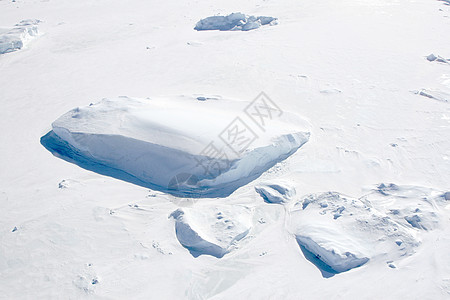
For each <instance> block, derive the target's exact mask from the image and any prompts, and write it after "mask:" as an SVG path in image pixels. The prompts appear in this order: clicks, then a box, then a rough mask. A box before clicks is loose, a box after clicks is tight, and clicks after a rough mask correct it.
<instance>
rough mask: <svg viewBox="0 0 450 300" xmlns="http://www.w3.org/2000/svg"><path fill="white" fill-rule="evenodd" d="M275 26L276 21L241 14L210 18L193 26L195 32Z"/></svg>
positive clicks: (247, 29) (246, 29)
mask: <svg viewBox="0 0 450 300" xmlns="http://www.w3.org/2000/svg"><path fill="white" fill-rule="evenodd" d="M268 24H270V25H276V24H277V19H276V18H273V17H265V16H259V17H255V16H247V15H244V14H242V13H232V14H230V15H228V16H212V17H207V18H205V19H202V20H200V21H199V22H198V23H197V24H196V25H195V28H194V29H195V30H221V31H228V30H242V31H249V30H253V29H257V28H259V27H261V26H262V25H268Z"/></svg>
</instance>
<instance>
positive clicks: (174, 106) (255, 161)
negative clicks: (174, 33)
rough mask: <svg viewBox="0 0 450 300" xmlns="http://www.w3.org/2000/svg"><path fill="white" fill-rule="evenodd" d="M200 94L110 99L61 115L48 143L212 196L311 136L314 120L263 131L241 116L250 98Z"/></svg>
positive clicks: (105, 168)
mask: <svg viewBox="0 0 450 300" xmlns="http://www.w3.org/2000/svg"><path fill="white" fill-rule="evenodd" d="M198 98H199V97H197V98H196V97H184V96H180V97H172V98H171V97H168V98H155V99H133V98H128V97H120V98H117V99H104V100H102V101H101V102H99V103H97V104H91V105H89V106H87V107H82V108H76V109H73V110H71V111H70V112H68V113H66V114H65V115H63V116H61V117H60V118H59V119H58V120H56V121H55V122H54V123H53V131H52V132H50V133H49V134H47V135H46V136H45V137H43V139H42V143H43V145H44V146H46V147H47V148H48V149H49V150H50V151H52V152H53V153H55V154H57V155H59V156H62V157H63V158H65V159H67V160H70V161H72V162H75V163H77V164H79V165H80V166H83V167H85V168H87V169H90V170H94V171H97V172H99V173H102V174H108V175H111V176H113V177H116V178H121V179H126V180H128V181H131V182H133V183H137V184H140V185H143V186H147V187H150V188H153V189H157V190H161V191H167V192H169V193H172V194H175V195H189V196H192V197H209V196H226V195H228V194H230V193H232V192H233V191H234V190H236V189H237V188H239V187H240V186H242V185H244V184H246V183H248V182H250V181H252V180H254V179H255V178H257V177H259V176H260V175H261V174H262V173H263V172H264V171H266V170H268V169H269V168H271V167H272V166H274V165H275V164H276V163H278V162H280V161H282V160H284V159H286V158H287V157H289V156H290V155H292V154H293V153H294V152H295V151H297V149H298V148H300V147H301V146H302V145H303V144H304V143H306V142H307V141H308V138H309V132H308V131H307V123H306V122H302V120H301V119H295V117H294V116H291V117H292V118H293V121H294V123H285V122H281V121H280V120H279V119H275V117H274V119H273V120H266V121H267V122H270V126H267V129H265V128H263V129H264V132H263V131H262V130H261V129H260V128H258V126H257V125H258V124H254V123H252V122H253V121H252V120H251V119H250V118H248V120H246V123H245V121H244V120H245V119H241V118H240V117H239V115H240V114H243V111H244V110H245V108H246V107H248V105H249V103H245V102H238V101H232V100H226V99H220V100H209V101H204V100H201V101H199V99H198ZM250 105H252V103H250ZM247 117H248V116H247ZM295 122H296V123H297V124H295ZM296 125H297V126H296ZM251 127H253V128H254V129H251ZM258 130H259V131H258Z"/></svg>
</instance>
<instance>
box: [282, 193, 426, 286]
mask: <svg viewBox="0 0 450 300" xmlns="http://www.w3.org/2000/svg"><path fill="white" fill-rule="evenodd" d="M392 187H395V186H394V185H392ZM384 192H385V193H387V191H386V189H384ZM374 196H376V197H377V199H374V201H378V199H379V198H384V197H386V196H384V195H383V194H380V193H377V194H376V195H374ZM289 224H290V226H291V230H292V232H293V234H294V235H295V237H296V239H297V242H298V244H299V245H300V247H301V249H302V251H303V252H304V253H306V254H305V257H307V258H309V259H310V260H311V261H312V262H313V263H314V264H315V265H316V266H317V267H318V268H319V269H320V270H321V271H322V274H323V275H324V277H326V276H332V275H333V274H337V273H341V272H345V271H348V270H351V269H353V268H356V267H360V266H362V265H364V264H366V263H367V262H369V261H370V260H371V259H384V260H386V261H394V260H397V259H401V258H403V257H407V256H410V255H412V254H413V253H414V252H415V248H416V247H417V246H418V245H419V244H420V242H419V240H418V239H417V238H416V232H415V230H414V229H413V228H412V227H411V226H410V225H409V224H407V222H405V221H404V220H401V219H400V218H397V217H396V216H392V217H391V216H389V215H388V214H386V213H384V212H382V211H379V210H377V209H375V208H374V207H373V206H372V204H371V202H370V201H369V200H368V199H363V200H362V199H354V198H349V197H346V196H344V195H341V194H339V193H335V192H327V193H320V194H311V195H307V196H305V197H304V198H303V199H301V200H299V201H298V202H296V203H295V205H294V206H293V207H292V209H291V212H290V221H289ZM307 254H308V255H309V256H308V255H307Z"/></svg>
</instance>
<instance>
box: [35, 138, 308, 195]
mask: <svg viewBox="0 0 450 300" xmlns="http://www.w3.org/2000/svg"><path fill="white" fill-rule="evenodd" d="M296 134H297V135H298V136H299V137H301V138H300V141H297V142H296V143H295V144H296V145H295V147H292V148H291V149H290V150H289V151H287V152H284V153H280V155H278V156H277V157H276V158H275V159H271V160H266V161H265V163H264V164H262V165H258V164H255V165H254V167H253V169H252V170H251V171H250V173H249V174H248V175H247V176H245V177H239V178H238V179H236V180H233V181H227V182H224V183H221V184H217V185H211V186H209V185H202V186H199V185H198V184H197V183H199V182H202V180H206V181H208V180H211V178H196V175H195V174H191V179H192V178H195V180H194V182H193V183H191V184H189V180H187V181H186V182H183V183H182V184H180V185H176V186H173V185H172V184H170V183H168V184H167V185H158V184H155V183H152V182H149V181H145V180H142V179H140V178H139V177H137V176H135V175H133V174H130V173H128V172H126V171H124V170H121V169H120V168H115V167H112V166H110V165H109V164H108V163H105V162H101V161H99V160H97V159H95V158H93V157H90V155H89V154H87V153H86V152H83V151H81V150H79V149H77V148H76V147H74V146H72V145H71V144H70V143H68V142H67V141H65V140H63V139H62V138H60V137H59V136H58V135H57V134H56V133H55V132H54V131H53V130H51V131H49V132H48V133H47V134H46V135H44V136H42V137H41V139H40V142H41V144H42V145H43V146H44V147H45V148H46V149H47V150H48V151H50V152H51V153H52V154H53V155H54V156H56V157H58V158H61V159H63V160H65V161H67V162H70V163H73V164H76V165H78V166H79V167H81V168H83V169H86V170H89V171H92V172H95V173H98V174H101V175H105V176H109V177H113V178H116V179H119V180H122V181H126V182H129V183H132V184H135V185H139V186H142V187H146V188H149V189H152V190H156V191H160V192H164V193H167V194H170V195H173V196H176V197H183V198H224V197H228V196H229V195H231V194H232V193H233V192H234V191H236V190H237V189H238V188H240V187H242V186H244V185H246V184H248V183H250V182H252V181H253V180H255V179H257V178H258V177H259V176H261V175H262V174H263V173H264V172H265V171H267V170H268V169H270V168H272V167H273V166H274V165H276V164H277V163H279V162H281V161H283V160H285V159H286V158H288V157H289V156H291V155H292V154H294V153H295V152H296V151H297V150H298V149H299V148H300V147H301V146H303V145H304V144H305V143H306V142H307V141H308V140H309V133H307V132H304V133H296ZM280 138H285V139H287V140H289V141H291V140H292V139H293V136H292V135H285V136H281V137H280ZM135 142H138V141H135ZM158 147H162V148H164V149H163V150H162V151H168V152H174V151H175V152H179V153H177V154H178V155H185V154H184V153H183V152H182V151H178V150H175V149H170V148H167V147H163V146H158ZM270 147H277V145H276V144H274V145H271V146H267V147H261V148H256V149H254V150H252V151H251V152H250V153H248V154H246V155H245V156H244V157H243V158H242V159H241V160H240V161H239V160H238V161H234V162H233V163H232V165H231V168H230V170H229V171H227V172H230V171H236V169H237V168H238V167H239V164H240V163H243V161H244V163H243V164H244V165H245V163H247V162H248V161H249V160H252V159H257V158H261V159H262V160H263V161H264V158H265V159H267V157H266V156H267V153H265V151H266V149H268V148H270ZM265 148H266V149H265ZM148 171H149V172H155V173H157V172H158V170H148ZM194 172H195V171H194V170H193V173H194ZM182 175H183V174H182Z"/></svg>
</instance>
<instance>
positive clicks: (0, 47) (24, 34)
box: [0, 20, 40, 54]
mask: <svg viewBox="0 0 450 300" xmlns="http://www.w3.org/2000/svg"><path fill="white" fill-rule="evenodd" d="M39 22H40V21H39V20H24V21H21V22H20V23H19V24H17V25H16V26H14V27H12V28H0V54H5V53H9V52H13V51H17V50H20V49H22V48H23V47H24V45H25V44H26V43H27V42H28V41H29V40H31V39H32V38H33V37H35V36H37V35H38V27H37V26H36V25H37V24H38V23H39Z"/></svg>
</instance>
